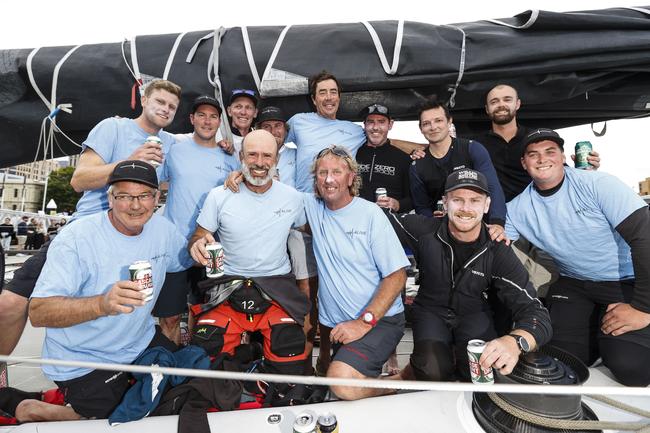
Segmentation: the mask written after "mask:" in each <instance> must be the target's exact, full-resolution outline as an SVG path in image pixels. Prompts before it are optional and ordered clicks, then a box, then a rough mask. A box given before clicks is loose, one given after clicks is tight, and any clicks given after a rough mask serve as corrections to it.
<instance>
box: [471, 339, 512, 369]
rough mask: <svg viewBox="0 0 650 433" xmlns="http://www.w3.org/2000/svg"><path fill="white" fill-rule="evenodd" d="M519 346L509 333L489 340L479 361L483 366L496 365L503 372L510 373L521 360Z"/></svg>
mask: <svg viewBox="0 0 650 433" xmlns="http://www.w3.org/2000/svg"><path fill="white" fill-rule="evenodd" d="M519 354H520V351H519V346H517V342H516V341H515V339H514V338H512V337H510V336H509V335H504V336H503V337H499V338H496V339H494V340H492V341H488V343H487V344H486V345H485V349H483V354H482V355H481V359H480V361H479V363H480V364H481V367H482V368H488V367H494V368H496V369H498V370H499V372H500V373H501V374H510V373H512V369H513V368H515V365H517V361H519Z"/></svg>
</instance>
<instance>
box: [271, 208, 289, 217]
mask: <svg viewBox="0 0 650 433" xmlns="http://www.w3.org/2000/svg"><path fill="white" fill-rule="evenodd" d="M273 213H274V214H275V216H277V217H281V216H282V215H285V214H288V213H291V209H276V210H274V211H273Z"/></svg>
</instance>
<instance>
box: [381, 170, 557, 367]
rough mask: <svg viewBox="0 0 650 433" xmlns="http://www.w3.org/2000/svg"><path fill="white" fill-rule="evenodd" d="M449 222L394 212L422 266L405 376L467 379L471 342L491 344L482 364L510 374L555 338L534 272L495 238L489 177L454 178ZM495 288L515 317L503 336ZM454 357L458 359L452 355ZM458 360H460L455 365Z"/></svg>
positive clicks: (463, 173) (466, 174) (447, 203)
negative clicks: (489, 296) (492, 301)
mask: <svg viewBox="0 0 650 433" xmlns="http://www.w3.org/2000/svg"><path fill="white" fill-rule="evenodd" d="M445 185H446V186H445V195H444V197H443V205H444V207H445V210H446V211H447V213H446V216H444V217H443V218H431V217H425V216H423V215H413V214H405V215H404V214H403V215H400V216H398V215H395V214H392V213H391V214H390V220H391V223H392V224H393V227H394V228H395V230H396V231H397V233H398V236H399V237H400V240H401V241H402V243H403V244H406V245H408V246H410V247H411V248H412V249H413V251H414V253H415V256H416V260H417V261H418V268H419V269H420V290H419V292H418V295H417V296H416V298H415V300H414V302H413V310H412V317H413V319H412V321H413V341H414V348H413V354H412V355H411V362H410V364H409V366H408V367H407V368H405V369H404V370H403V372H402V373H401V376H402V378H404V379H411V378H413V377H415V378H416V379H418V380H450V379H453V377H454V372H456V374H457V376H459V377H460V378H461V379H464V380H469V376H470V375H469V369H468V358H467V350H466V348H467V343H468V341H469V340H472V339H481V340H484V341H487V342H488V343H487V345H486V347H485V350H484V352H483V355H482V356H481V365H482V366H483V367H485V368H487V367H495V368H497V369H499V370H500V371H501V373H503V374H509V373H510V372H511V371H512V369H513V368H514V366H515V365H516V364H517V361H518V359H519V355H520V354H521V353H524V352H529V351H531V350H533V349H534V348H535V347H537V346H540V345H543V344H545V343H546V342H547V341H548V340H549V339H550V338H551V333H552V331H551V323H550V319H549V315H548V311H547V310H546V308H544V306H543V305H542V303H541V302H540V301H539V300H538V299H537V298H536V296H535V290H534V289H533V287H532V285H531V284H530V282H529V281H528V274H527V272H526V270H525V269H524V267H523V266H522V264H521V262H519V260H517V257H516V256H515V255H514V253H513V252H512V250H511V249H510V248H509V247H508V246H507V245H505V244H504V243H503V242H495V241H492V240H491V239H490V235H489V232H488V229H487V226H486V225H485V224H483V222H482V221H483V215H484V214H485V213H487V212H488V209H489V207H490V197H489V196H488V195H489V189H488V182H487V179H486V177H485V176H484V175H483V174H482V173H480V172H478V171H475V170H472V169H461V170H458V171H455V172H453V173H451V174H450V175H449V176H448V177H447V181H446V184H445ZM488 289H493V290H495V291H496V292H497V293H498V296H499V298H500V299H501V300H502V302H503V303H504V304H505V305H506V306H507V307H508V308H509V309H510V310H511V311H512V312H513V316H514V321H515V324H516V325H515V327H514V328H513V329H511V330H510V331H509V334H507V335H504V336H501V337H498V334H497V332H496V330H495V327H494V317H493V313H492V311H491V309H490V306H489V304H488V303H487V301H486V299H485V298H484V295H483V294H484V292H485V291H486V290H488ZM454 353H455V356H454ZM454 359H455V363H454Z"/></svg>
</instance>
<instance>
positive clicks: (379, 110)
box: [366, 104, 388, 114]
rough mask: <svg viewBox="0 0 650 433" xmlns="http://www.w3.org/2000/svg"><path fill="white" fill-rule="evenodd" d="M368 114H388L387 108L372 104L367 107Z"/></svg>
mask: <svg viewBox="0 0 650 433" xmlns="http://www.w3.org/2000/svg"><path fill="white" fill-rule="evenodd" d="M366 110H368V114H373V113H379V114H388V107H386V106H384V105H381V104H372V105H371V106H369V107H367V108H366Z"/></svg>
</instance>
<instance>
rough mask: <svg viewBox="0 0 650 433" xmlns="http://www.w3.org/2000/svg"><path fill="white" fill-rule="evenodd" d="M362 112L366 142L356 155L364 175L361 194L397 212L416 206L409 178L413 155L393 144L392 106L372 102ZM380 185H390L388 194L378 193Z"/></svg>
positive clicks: (381, 186)
mask: <svg viewBox="0 0 650 433" xmlns="http://www.w3.org/2000/svg"><path fill="white" fill-rule="evenodd" d="M362 116H363V119H364V121H363V129H364V130H365V132H366V143H365V144H364V145H363V146H361V147H360V148H359V150H358V151H357V156H356V160H357V163H359V175H360V176H361V190H360V191H359V196H360V197H361V198H365V199H366V200H368V201H372V202H375V201H376V202H377V204H378V205H379V206H381V207H383V208H387V209H391V210H392V211H394V212H409V211H410V210H411V209H413V205H412V204H411V182H410V180H409V168H410V165H411V159H410V158H409V157H408V155H407V154H406V153H404V152H402V151H401V150H399V149H397V148H396V147H394V146H391V144H390V140H389V139H388V131H390V130H391V128H392V127H393V119H391V117H390V112H389V110H388V107H386V106H384V105H381V104H372V105H369V106H368V107H366V108H365V109H364V110H363V111H362ZM377 188H386V195H384V196H381V197H376V196H375V191H376V190H377Z"/></svg>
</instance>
